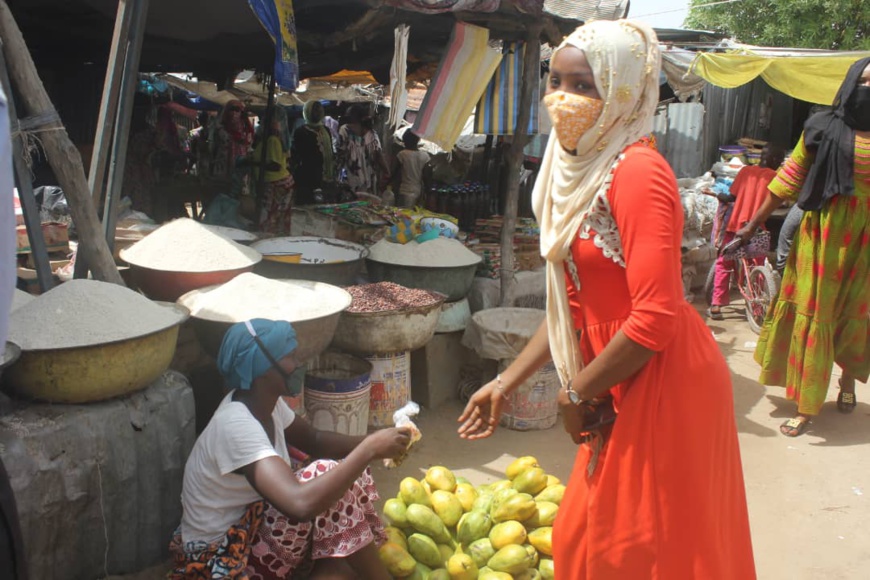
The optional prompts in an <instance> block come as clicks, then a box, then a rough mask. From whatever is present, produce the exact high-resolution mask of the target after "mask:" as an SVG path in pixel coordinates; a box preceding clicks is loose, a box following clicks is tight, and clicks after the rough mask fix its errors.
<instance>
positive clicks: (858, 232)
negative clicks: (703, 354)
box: [737, 58, 870, 437]
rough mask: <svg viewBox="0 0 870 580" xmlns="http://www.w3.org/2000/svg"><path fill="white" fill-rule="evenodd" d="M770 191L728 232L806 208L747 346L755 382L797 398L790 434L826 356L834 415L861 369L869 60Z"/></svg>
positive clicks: (856, 68) (869, 255) (818, 402)
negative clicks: (791, 204) (834, 388)
mask: <svg viewBox="0 0 870 580" xmlns="http://www.w3.org/2000/svg"><path fill="white" fill-rule="evenodd" d="M769 189H770V193H771V196H770V198H769V199H768V200H767V202H765V204H764V206H762V208H761V209H760V210H759V211H758V213H757V214H756V215H755V217H754V218H753V219H752V221H751V222H750V223H749V224H747V225H746V227H744V228H742V229H741V230H740V231H739V232H737V236H738V237H741V238H743V239H744V240H748V239H749V238H750V237H751V236H752V234H753V233H754V231H755V230H756V229H757V228H758V226H759V225H760V224H763V223H764V221H765V220H766V219H767V218H768V217H769V216H770V214H771V213H772V212H773V210H774V209H776V208H777V207H779V206H780V204H782V202H783V200H786V199H788V200H796V201H797V203H798V206H800V208H801V209H802V210H804V212H805V213H804V217H803V220H802V222H801V226H800V230H799V232H798V233H797V236H796V240H795V243H794V248H793V249H792V252H791V255H790V256H789V258H788V262H787V263H786V268H785V272H784V274H783V279H782V289H781V290H780V294H779V297H778V299H777V303H776V306H775V308H773V309H771V310H769V311H768V318H767V321H766V322H765V324H764V328H763V329H762V332H761V337H760V338H759V341H758V347H757V348H756V350H755V360H756V361H757V362H758V363H759V364H760V365H761V367H762V370H761V378H760V379H759V380H760V382H762V383H763V384H766V385H772V386H784V387H786V389H787V390H786V394H787V396H788V398H789V399H793V400H795V401H797V404H798V413H797V416H795V417H794V418H792V419H789V420H788V421H786V422H785V423H783V424H782V426H781V427H780V431H782V433H783V434H784V435H787V436H789V437H796V436H798V435H800V434H802V433H803V432H804V431H805V430H806V428H807V425H808V424H809V422H810V419H811V418H812V417H813V416H815V415H817V414H818V413H819V411H820V410H821V408H822V405H823V404H824V402H825V398H826V396H827V392H828V383H829V382H830V380H831V373H832V370H833V366H834V363H836V364H837V365H838V366H839V367H840V368H841V369H842V370H843V375H842V378H841V379H840V393H839V396H838V397H837V409H839V410H840V412H842V413H851V412H852V411H853V410H854V409H855V406H856V404H857V403H856V399H855V381H856V380H859V381H861V382H862V383H866V382H867V378H868V375H870V314H868V312H870V310H868V309H870V306H868V302H870V58H864V59H861V60H859V61H857V62H855V63H854V64H853V65H852V66H851V67H850V68H849V72H848V74H847V75H846V78H845V80H844V81H843V84H842V86H841V87H840V90H839V91H838V92H837V96H836V98H835V99H834V103H833V106H832V108H831V110H830V111H826V112H823V113H817V114H815V115H813V116H812V117H810V118H809V120H808V121H807V122H806V125H805V126H804V133H803V136H802V137H801V140H800V141H799V142H798V144H797V146H796V147H795V150H794V152H793V154H792V156H791V159H789V160H788V161H787V162H786V163H785V164H784V165H783V167H782V169H780V171H779V173H778V174H777V176H776V178H775V179H774V180H773V182H772V183H771V184H770V186H769Z"/></svg>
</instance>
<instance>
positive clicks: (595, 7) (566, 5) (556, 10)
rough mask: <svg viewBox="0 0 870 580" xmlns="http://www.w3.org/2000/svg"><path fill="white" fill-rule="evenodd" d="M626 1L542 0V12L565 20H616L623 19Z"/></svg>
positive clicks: (626, 5) (626, 6) (626, 7)
mask: <svg viewBox="0 0 870 580" xmlns="http://www.w3.org/2000/svg"><path fill="white" fill-rule="evenodd" d="M627 9H628V0H597V1H594V2H589V1H578V0H544V12H546V13H548V14H552V15H553V16H557V17H559V18H564V19H566V20H579V21H582V22H587V21H589V20H617V19H619V18H623V17H625V11H626V10H627Z"/></svg>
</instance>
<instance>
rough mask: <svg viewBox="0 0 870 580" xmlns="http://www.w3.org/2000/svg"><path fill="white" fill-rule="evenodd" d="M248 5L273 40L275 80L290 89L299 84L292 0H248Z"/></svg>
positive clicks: (280, 85) (288, 90)
mask: <svg viewBox="0 0 870 580" xmlns="http://www.w3.org/2000/svg"><path fill="white" fill-rule="evenodd" d="M248 5H249V6H250V7H251V10H253V11H254V14H255V15H256V16H257V19H258V20H259V21H260V24H262V25H263V28H265V29H266V32H267V33H268V34H269V36H270V37H271V38H272V42H274V43H275V73H274V74H275V83H276V84H277V85H278V86H279V87H281V88H282V89H283V90H285V91H287V92H290V93H292V92H293V91H295V90H296V87H297V86H298V85H299V59H298V52H297V50H296V17H295V16H294V14H293V1H292V0H248Z"/></svg>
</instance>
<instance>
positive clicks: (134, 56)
mask: <svg viewBox="0 0 870 580" xmlns="http://www.w3.org/2000/svg"><path fill="white" fill-rule="evenodd" d="M130 1H131V2H133V5H132V9H133V21H132V23H131V25H130V31H129V32H130V38H129V42H128V44H127V50H126V54H125V55H124V68H123V75H122V76H121V89H120V93H119V95H118V110H117V117H116V118H115V135H114V136H113V138H112V155H111V158H110V161H109V183H108V189H106V200H105V203H104V204H103V233H104V235H105V236H106V243H107V244H108V245H109V248H110V249H111V248H112V247H113V246H114V244H115V227H116V226H117V223H118V209H117V206H118V200H119V199H120V197H121V191H122V189H121V188H122V187H123V184H124V167H125V166H126V164H127V142H128V141H129V140H130V123H131V117H132V115H133V113H132V111H133V99H134V98H135V96H136V85H137V83H138V82H139V59H140V57H141V56H142V41H143V40H144V37H145V20H146V19H147V18H148V2H149V0H130ZM153 194H154V193H153V191H152V192H151V195H152V196H153Z"/></svg>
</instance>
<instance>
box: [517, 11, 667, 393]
mask: <svg viewBox="0 0 870 580" xmlns="http://www.w3.org/2000/svg"><path fill="white" fill-rule="evenodd" d="M565 46H574V47H577V48H579V49H580V50H582V51H584V52H585V53H586V59H587V60H588V61H589V66H590V67H591V68H592V72H593V74H594V76H595V86H596V88H597V89H598V93H599V94H600V95H601V99H602V100H603V101H604V109H603V111H602V113H601V117H600V119H599V120H598V122H597V124H596V125H595V127H594V128H593V129H591V130H589V131H588V132H587V133H586V134H585V135H583V136H582V137H581V138H580V140H579V141H578V142H577V149H576V155H571V154H569V153H568V152H566V151H565V150H564V149H563V148H562V147H561V145H560V144H559V140H558V139H557V138H556V136H555V134H551V136H550V140H549V143H548V144H547V151H546V153H545V154H544V159H543V161H542V163H541V171H540V173H539V174H538V178H537V181H536V183H535V189H534V192H533V194H532V206H533V208H534V211H535V216H536V217H537V218H538V223H539V224H540V227H541V255H542V256H543V257H544V258H546V260H547V327H548V330H549V338H550V351H551V353H552V355H553V361H554V363H555V364H556V370H557V371H558V372H559V377H560V378H561V380H562V383H563V384H564V385H567V384H568V383H569V382H570V381H571V380H572V379H573V378H574V377H575V376H576V375H577V373H578V372H579V371H580V369H581V368H582V366H583V362H582V359H581V356H580V353H579V351H578V349H577V339H576V335H575V332H574V330H573V323H572V322H571V321H572V318H571V311H570V307H569V304H568V290H567V287H566V284H565V260H566V258H567V257H568V255H569V252H570V251H571V245H572V243H573V241H574V238H575V237H576V236H577V234H578V231H579V229H580V226H581V225H582V224H583V221H584V220H585V218H586V216H587V215H588V213H589V209H590V207H591V206H592V203H593V201H594V199H595V197H596V194H597V193H599V191H603V190H605V189H606V183H607V178H608V175H609V174H610V171H611V168H612V167H613V164H614V163H615V162H616V161H617V158H618V157H619V155H620V153H621V152H622V150H623V149H625V148H626V147H627V146H628V145H631V144H632V143H634V142H635V141H637V140H638V139H640V138H641V137H643V136H644V135H646V134H648V133H649V132H650V131H651V130H652V119H653V115H654V114H655V109H656V105H657V103H658V96H659V71H660V69H661V53H660V51H659V45H658V39H657V38H656V35H655V33H654V32H653V30H652V28H650V27H648V26H647V25H645V24H643V23H640V22H633V21H629V20H619V21H615V22H613V21H597V22H591V23H589V24H586V25H584V26H581V27H580V28H578V29H577V30H575V31H574V33H573V34H571V35H570V36H569V37H567V38H566V39H565V40H564V41H563V42H562V44H561V45H559V48H558V49H556V50H557V52H558V50H560V49H562V48H563V47H565ZM554 54H555V53H554Z"/></svg>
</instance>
